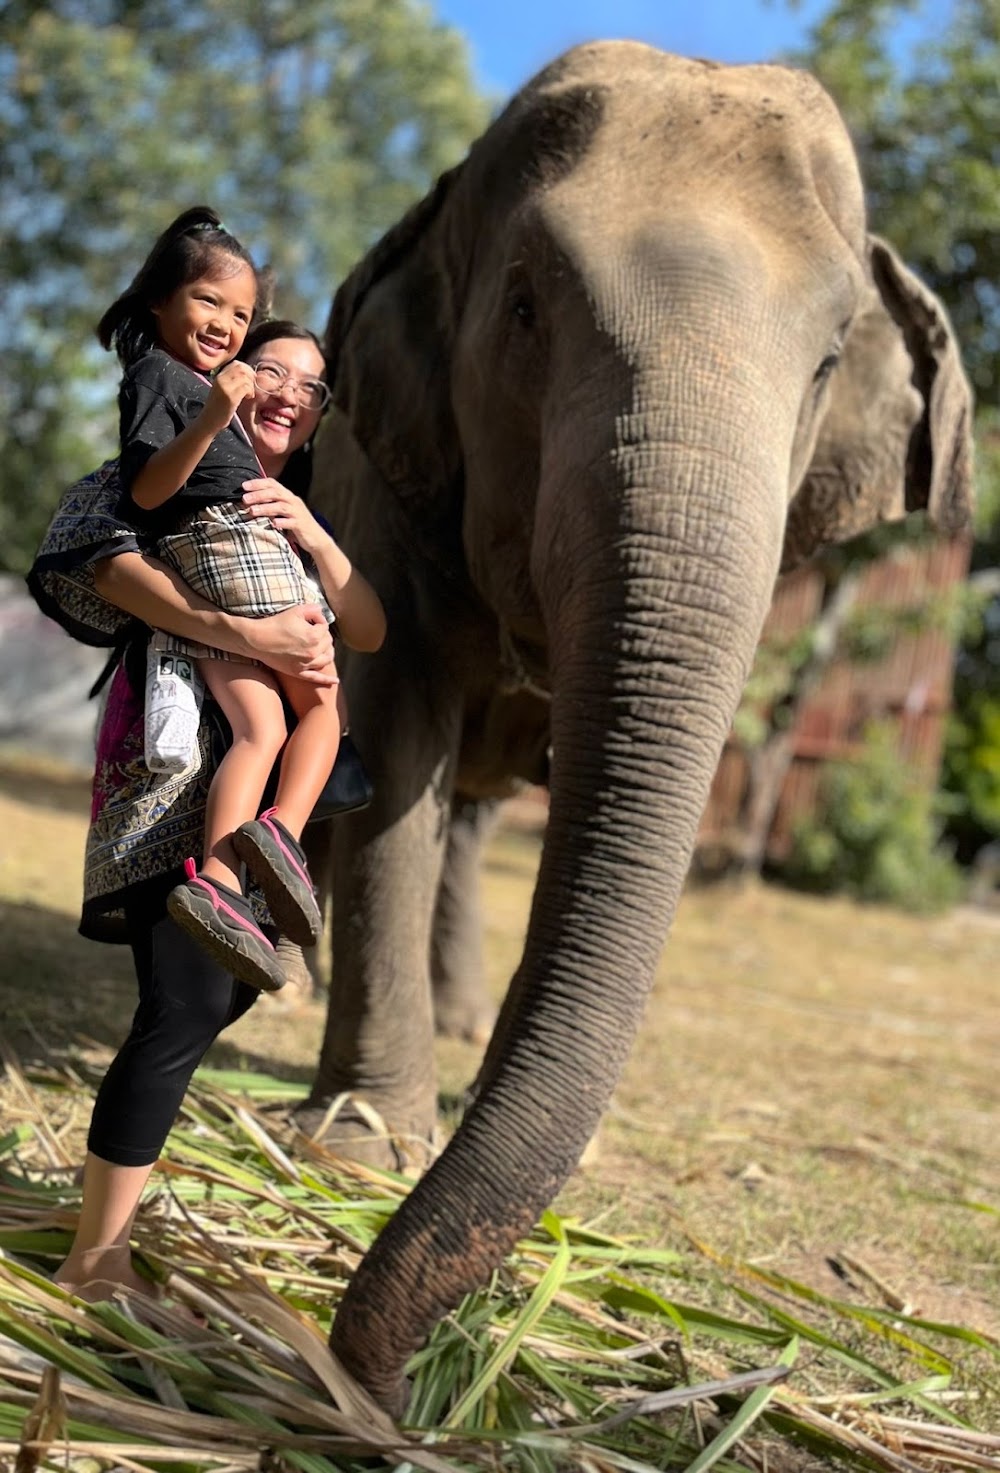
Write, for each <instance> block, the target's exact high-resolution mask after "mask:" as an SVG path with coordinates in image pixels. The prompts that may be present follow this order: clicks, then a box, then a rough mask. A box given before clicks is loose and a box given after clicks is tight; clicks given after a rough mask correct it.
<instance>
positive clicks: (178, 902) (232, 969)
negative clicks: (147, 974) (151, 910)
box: [167, 859, 285, 992]
mask: <svg viewBox="0 0 1000 1473" xmlns="http://www.w3.org/2000/svg"><path fill="white" fill-rule="evenodd" d="M184 873H185V874H186V875H187V879H186V880H185V881H184V882H183V884H180V885H175V886H174V888H173V890H171V892H170V894H169V895H168V896H167V910H168V911H169V912H170V915H171V916H172V917H173V919H174V920H175V921H176V922H177V924H178V925H179V926H180V927H181V928H182V930H184V931H186V932H187V933H188V935H189V936H193V937H194V939H195V940H196V941H197V942H198V943H199V944H200V945H201V946H202V947H203V948H204V950H205V951H207V952H209V953H210V954H211V955H212V956H214V957H215V959H216V961H218V962H219V963H220V964H221V965H222V966H223V967H225V969H226V971H227V972H229V973H230V974H231V975H232V976H233V977H236V978H237V979H238V980H239V981H240V982H247V983H249V985H250V986H251V987H256V988H258V989H259V990H260V991H261V992H277V991H278V989H279V988H281V987H284V985H285V974H284V972H283V971H282V968H281V963H280V962H279V961H278V956H277V953H276V952H275V949H274V947H273V946H272V945H271V943H270V941H268V939H267V937H266V936H265V935H264V933H263V931H262V930H261V929H260V927H259V926H258V925H257V922H256V921H255V920H254V918H253V912H252V911H251V909H250V905H249V903H248V901H247V899H246V896H244V895H241V894H240V893H239V891H238V890H231V889H230V888H229V886H228V885H220V884H219V882H218V881H217V880H206V878H205V876H204V875H200V874H199V873H198V870H197V866H196V865H195V862H194V860H193V859H186V860H185V861H184Z"/></svg>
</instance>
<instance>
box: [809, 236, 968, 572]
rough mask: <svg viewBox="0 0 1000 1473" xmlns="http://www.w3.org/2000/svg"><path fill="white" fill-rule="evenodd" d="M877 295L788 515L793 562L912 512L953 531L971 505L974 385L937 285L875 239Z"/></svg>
mask: <svg viewBox="0 0 1000 1473" xmlns="http://www.w3.org/2000/svg"><path fill="white" fill-rule="evenodd" d="M868 258H869V264H870V268H871V275H872V281H873V283H874V287H875V296H874V299H873V301H872V303H871V304H870V305H869V307H868V308H867V310H865V311H864V312H863V313H861V314H860V316H859V317H858V318H857V319H856V321H855V323H854V324H853V326H852V328H851V332H850V335H849V337H848V339H847V342H846V343H845V346H844V352H843V355H842V357H841V360H840V363H839V364H838V365H837V368H836V370H835V372H834V375H833V378H832V379H831V382H830V388H829V399H828V407H827V410H826V414H825V417H824V420H823V423H822V426H821V428H820V431H819V435H818V438H817V441H816V448H815V451H814V453H813V458H812V461H811V463H810V466H809V469H808V471H807V472H806V475H805V477H804V479H803V481H802V484H801V485H800V487H799V489H798V491H797V492H796V494H795V496H794V498H793V500H792V503H791V506H790V507H789V513H788V526H787V529H786V533H785V546H784V553H783V556H782V571H783V572H784V571H787V570H788V569H789V568H792V567H795V566H796V565H797V564H798V563H800V562H802V561H803V560H804V559H805V558H807V557H809V556H811V555H812V554H813V553H814V552H816V551H817V550H818V549H819V548H821V547H824V546H826V545H828V544H829V543H833V542H844V541H846V540H847V539H848V538H849V537H854V536H856V535H857V534H858V533H860V532H863V531H865V530H867V529H868V528H869V527H871V526H874V524H875V523H876V522H885V521H893V520H896V519H898V518H900V517H903V516H905V515H906V514H907V513H908V512H912V511H924V510H926V511H927V512H928V514H929V515H930V517H931V520H932V521H933V522H934V524H935V525H936V526H938V527H939V528H941V530H942V531H945V532H955V531H958V530H960V529H961V528H962V527H964V526H965V525H966V524H967V523H968V521H969V518H970V516H971V512H972V391H971V389H970V387H969V382H968V380H967V378H966V376H965V373H964V371H963V369H962V363H961V357H960V355H959V350H958V344H957V343H956V341H955V336H954V333H953V332H952V329H951V324H950V322H949V321H948V318H947V315H946V313H945V311H944V308H943V307H942V305H941V303H940V302H939V301H938V299H937V297H936V296H935V295H934V294H933V292H931V291H929V290H928V288H927V287H926V286H924V284H923V283H922V282H921V281H920V280H919V279H918V278H917V277H916V276H915V275H914V274H913V272H912V271H910V270H909V269H908V268H907V267H906V266H905V265H904V264H903V262H902V261H901V260H900V259H899V257H898V256H897V255H896V253H895V251H894V250H893V249H892V248H891V246H889V245H888V244H887V243H886V242H885V241H883V240H880V239H878V238H877V237H876V236H869V240H868Z"/></svg>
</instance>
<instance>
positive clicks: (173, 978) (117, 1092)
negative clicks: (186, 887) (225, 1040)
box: [87, 885, 258, 1166]
mask: <svg viewBox="0 0 1000 1473" xmlns="http://www.w3.org/2000/svg"><path fill="white" fill-rule="evenodd" d="M169 889H170V886H169V885H167V886H166V887H165V888H164V889H163V890H162V891H159V892H158V893H157V894H156V895H155V896H154V897H152V898H150V899H145V900H144V901H143V903H142V904H141V906H140V905H133V906H126V908H125V920H126V925H127V927H128V938H129V945H130V946H131V947H132V956H133V958H134V960H135V974H136V978H137V980H138V983H139V1006H138V1007H137V1008H136V1010H135V1017H134V1018H133V1019H132V1031H131V1032H130V1033H129V1036H128V1038H127V1039H126V1040H125V1042H124V1043H123V1044H122V1046H121V1048H120V1049H119V1051H118V1054H117V1055H116V1057H115V1059H114V1061H113V1063H112V1065H111V1067H110V1069H109V1070H108V1072H107V1074H106V1075H105V1076H104V1079H103V1081H102V1083H101V1087H100V1089H99V1090H98V1092H97V1100H96V1103H95V1105H94V1114H93V1118H92V1120H91V1123H90V1135H89V1136H88V1138H87V1149H88V1150H89V1151H91V1152H93V1154H94V1155H95V1156H100V1158H101V1160H102V1161H110V1162H111V1163H112V1165H114V1166H149V1165H151V1163H152V1162H154V1161H155V1160H156V1159H157V1157H158V1156H159V1155H160V1152H161V1151H162V1150H163V1143H164V1141H165V1140H166V1138H167V1135H168V1134H169V1132H170V1128H171V1126H172V1125H173V1123H174V1120H175V1118H176V1116H177V1112H178V1110H179V1109H180V1107H181V1101H182V1100H183V1098H184V1094H185V1091H186V1090H187V1087H188V1085H189V1084H190V1082H191V1076H192V1074H193V1073H194V1071H195V1069H197V1067H198V1065H199V1064H200V1063H201V1061H202V1059H203V1058H204V1056H205V1054H206V1053H207V1051H208V1049H209V1048H210V1047H211V1045H212V1044H213V1043H214V1041H215V1039H216V1038H217V1037H218V1036H219V1034H220V1033H221V1032H222V1030H223V1028H228V1026H229V1024H230V1023H235V1021H236V1019H237V1018H240V1017H242V1016H243V1014H244V1013H245V1012H246V1011H247V1009H248V1008H249V1007H250V1006H251V1005H252V1004H253V1003H254V1002H255V1000H256V998H257V997H258V993H257V992H256V991H255V989H254V988H252V987H248V986H247V985H246V983H245V982H237V981H235V980H234V979H233V978H232V977H230V976H229V974H228V972H224V971H223V969H222V967H221V966H220V965H219V963H218V962H216V961H213V960H212V958H211V957H210V956H209V955H208V954H207V953H206V952H204V951H202V949H201V947H200V946H198V945H197V943H196V942H195V941H193V940H192V939H191V937H190V936H188V935H187V934H186V933H185V932H184V931H182V930H181V929H180V927H179V926H177V925H175V923H174V922H173V921H172V920H171V919H170V917H169V916H168V915H167V912H166V898H167V894H168V893H169Z"/></svg>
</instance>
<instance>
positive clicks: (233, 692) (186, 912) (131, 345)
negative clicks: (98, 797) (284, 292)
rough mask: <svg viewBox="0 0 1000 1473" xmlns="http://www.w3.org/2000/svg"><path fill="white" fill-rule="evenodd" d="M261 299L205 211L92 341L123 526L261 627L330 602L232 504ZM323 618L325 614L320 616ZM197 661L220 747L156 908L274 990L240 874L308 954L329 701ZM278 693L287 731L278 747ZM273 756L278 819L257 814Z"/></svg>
mask: <svg viewBox="0 0 1000 1473" xmlns="http://www.w3.org/2000/svg"><path fill="white" fill-rule="evenodd" d="M258 291H259V279H258V276H257V272H256V270H255V268H254V265H253V262H252V260H251V259H250V256H249V255H248V253H247V252H246V250H245V249H244V248H243V246H241V245H240V243H239V242H238V241H237V240H236V238H235V237H234V236H232V235H231V234H229V232H228V231H227V230H226V229H225V228H224V226H223V225H222V223H221V221H220V220H219V217H218V216H217V215H216V214H214V212H213V211H211V210H208V209H205V208H201V207H199V208H195V209H192V210H188V211H186V212H185V213H184V214H183V215H181V216H180V217H179V218H178V219H177V220H175V221H174V223H173V224H172V225H170V226H169V227H168V229H167V230H166V231H164V233H163V234H162V235H161V236H160V238H159V239H158V240H157V242H156V244H155V245H154V246H153V249H152V251H151V252H150V254H149V256H148V257H147V259H146V261H145V262H144V264H143V266H142V267H141V269H140V270H139V272H138V274H137V276H136V277H135V279H134V281H133V282H132V284H131V286H130V287H129V288H128V289H127V291H125V292H124V293H123V294H122V296H120V297H119V298H118V299H117V301H115V302H114V303H113V304H112V306H111V307H109V309H108V310H107V312H106V313H105V314H104V316H103V317H102V319H101V321H100V323H99V325H98V330H97V331H98V337H99V339H100V341H101V344H102V346H103V347H105V348H110V347H111V346H112V345H113V346H114V347H115V349H116V350H117V352H118V356H119V358H120V359H121V362H122V364H123V366H124V368H125V374H124V376H123V379H122V385H121V390H120V395H119V406H120V412H121V474H122V481H123V484H124V487H125V499H126V501H128V502H130V508H129V509H130V515H131V519H132V520H133V522H134V523H135V524H136V525H137V527H138V529H139V530H140V531H141V532H142V533H143V534H144V537H145V540H146V542H147V543H148V544H149V545H151V546H152V547H153V548H154V549H155V551H156V554H157V556H159V557H160V558H161V559H162V560H163V561H164V562H166V563H167V564H168V565H169V566H170V567H171V568H173V569H174V571H176V572H177V573H178V574H179V575H180V576H181V577H182V578H183V579H184V581H185V582H186V583H187V584H189V585H190V586H191V587H192V588H193V589H194V590H195V591H196V592H197V593H200V594H201V595H202V596H203V597H205V598H208V599H210V600H211V601H212V602H213V603H216V604H218V605H219V606H220V607H221V608H223V609H225V610H226V611H227V612H228V613H231V614H236V615H247V614H249V615H252V616H255V617H261V616H265V615H268V614H272V613H275V612H278V611H280V610H281V609H284V608H288V607H290V606H292V605H295V604H301V603H310V604H315V603H317V602H318V603H321V605H323V606H325V600H323V599H322V597H321V595H320V591H319V589H318V587H317V586H316V584H315V583H313V582H312V581H311V580H310V579H309V578H308V577H307V575H306V571H305V568H304V565H303V563H302V560H301V558H300V557H299V556H298V554H297V552H296V550H295V548H294V547H293V546H292V543H291V542H290V540H289V538H288V537H287V536H286V535H285V534H284V532H282V531H280V530H279V529H278V528H276V527H275V526H274V525H273V523H272V522H271V521H270V519H269V518H267V517H262V516H258V515H256V514H255V513H254V511H253V510H251V508H250V507H249V506H247V505H245V504H244V503H243V495H244V483H245V482H247V481H248V480H259V479H260V477H261V476H262V475H263V471H262V468H261V465H260V462H259V460H258V458H257V456H256V454H255V453H254V450H253V448H252V446H251V443H250V440H249V438H248V436H247V434H246V431H245V430H244V429H243V427H242V425H241V423H240V421H239V419H238V418H237V416H236V410H237V408H238V406H239V405H240V404H241V403H242V402H243V401H244V400H246V399H253V398H254V396H255V372H254V369H253V368H252V367H251V366H250V365H249V364H247V363H245V362H237V361H234V360H235V357H236V354H237V353H238V352H239V350H240V348H241V346H242V344H243V341H244V339H245V337H246V335H247V331H248V329H249V327H250V324H251V322H252V321H253V319H254V316H255V313H256V310H257V300H258ZM209 374H212V375H214V377H213V378H212V379H211V380H210V379H209V377H208V375H209ZM265 392H266V390H265ZM303 392H304V393H306V394H312V395H313V397H314V398H315V399H316V404H315V406H314V407H315V408H316V410H317V414H318V411H319V410H321V409H322V407H323V403H324V402H325V397H326V388H325V385H323V384H322V382H321V380H318V379H317V380H310V381H309V383H308V384H307V383H302V384H299V385H298V386H297V393H298V394H299V395H301V394H302V393H303ZM325 612H326V613H327V615H328V616H329V617H331V618H332V615H331V614H330V613H329V608H328V606H325ZM172 647H173V648H175V649H176V648H178V646H177V644H176V642H175V643H174V644H173V646H172ZM191 652H192V653H196V654H197V655H199V656H200V658H199V666H200V669H201V673H202V675H203V676H204V679H205V683H206V686H207V687H208V690H209V692H210V693H211V695H212V697H213V698H214V699H215V700H216V702H217V703H218V705H219V706H220V707H221V709H222V712H223V714H224V715H225V717H226V719H227V720H228V722H229V725H230V728H231V730H232V743H231V745H230V747H229V749H228V751H227V753H226V755H225V757H224V758H223V760H222V762H221V764H220V766H219V768H218V770H217V772H216V775H215V777H214V778H213V781H212V785H211V788H210V790H209V796H208V806H207V811H206V824H205V849H204V858H203V862H202V866H201V869H200V870H197V869H196V866H195V862H194V860H190V859H189V860H188V861H187V863H186V866H185V871H186V875H187V878H186V880H185V881H184V883H182V884H180V885H178V886H177V887H176V888H175V889H174V890H173V891H172V892H171V895H170V897H169V900H168V909H169V911H170V914H171V915H172V916H173V918H174V919H175V921H176V922H177V923H178V924H179V925H180V926H182V927H183V928H184V929H185V930H187V931H188V932H190V934H191V935H192V936H194V937H195V938H196V939H197V940H198V941H199V942H200V943H201V945H202V946H204V947H205V949H206V950H208V951H209V952H211V953H212V954H213V955H214V956H215V957H216V959H217V960H219V961H220V962H222V964H223V965H224V966H225V967H226V968H227V970H229V971H230V972H231V973H232V975H233V976H235V977H238V978H239V979H241V980H243V981H246V982H248V983H250V984H251V986H254V987H258V988H263V989H267V990H274V989H276V988H278V987H280V986H281V985H282V984H283V982H284V976H283V974H282V971H281V967H280V965H279V963H278V961H277V958H276V954H275V950H274V947H273V946H272V945H271V942H270V941H269V940H268V938H267V937H266V936H265V935H264V934H263V932H262V931H261V929H260V927H259V926H258V924H257V922H256V921H255V919H254V916H253V913H252V911H251V908H250V905H249V903H248V901H247V899H246V897H245V896H244V894H243V890H242V886H241V882H240V874H239V868H240V862H241V861H243V862H245V863H246V866H247V869H248V870H249V871H250V874H251V875H252V876H253V878H254V879H255V880H256V881H257V883H258V884H259V885H260V888H261V890H262V891H263V893H264V897H265V899H266V901H267V904H268V908H269V909H270V911H271V914H272V916H273V918H274V921H275V924H276V925H277V927H278V929H279V930H280V931H282V932H283V933H284V934H285V935H287V936H288V937H289V938H290V939H291V940H292V941H295V942H296V943H297V944H299V945H310V944H313V943H315V941H316V940H317V938H318V936H319V933H320V930H321V925H322V922H321V917H320V911H319V907H318V905H317V903H316V897H315V893H314V889H313V885H312V881H311V879H310V876H309V872H308V869H307V866H306V861H305V856H304V854H303V851H302V848H301V846H300V844H299V839H300V837H301V834H302V829H303V827H304V825H305V822H306V820H307V818H308V817H309V814H310V812H311V811H312V808H313V806H314V804H315V802H316V799H317V797H318V796H319V793H320V792H321V790H322V788H323V785H324V783H325V781H326V779H327V777H328V776H329V773H330V768H331V765H332V762H333V758H334V756H335V754H336V751H337V747H338V743H339V739H340V717H339V715H338V705H337V688H336V686H332V687H318V686H316V685H311V684H305V683H303V682H302V681H300V680H296V679H292V678H289V677H286V676H279V677H275V675H274V674H273V673H272V672H271V671H269V670H267V669H265V668H264V667H263V666H260V665H256V664H253V663H248V662H246V661H245V660H243V659H241V658H240V657H238V656H233V655H227V654H224V653H222V652H215V651H209V652H208V654H207V656H206V652H205V650H204V649H200V650H199V649H198V648H197V647H192V651H191ZM282 695H284V697H285V699H286V700H287V702H288V704H289V706H290V707H291V709H292V711H293V712H294V714H295V717H296V722H297V724H296V726H295V728H294V730H293V732H292V734H291V735H290V736H289V735H288V732H287V728H286V721H285V716H284V708H283V704H282ZM282 748H284V753H283V755H282V760H281V767H280V775H279V779H278V789H277V795H276V802H275V806H274V807H273V808H270V809H268V810H267V811H266V812H264V813H260V814H259V816H258V807H259V805H260V802H261V798H262V795H263V792H264V789H265V786H266V784H267V780H268V777H269V775H270V773H271V770H272V767H273V766H274V763H275V761H276V759H277V758H278V756H279V754H281V753H282Z"/></svg>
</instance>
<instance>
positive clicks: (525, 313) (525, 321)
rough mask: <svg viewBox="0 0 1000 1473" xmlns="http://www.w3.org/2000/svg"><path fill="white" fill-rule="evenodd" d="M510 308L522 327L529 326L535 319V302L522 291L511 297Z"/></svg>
mask: <svg viewBox="0 0 1000 1473" xmlns="http://www.w3.org/2000/svg"><path fill="white" fill-rule="evenodd" d="M510 310H511V313H512V315H513V316H514V317H516V318H517V320H518V322H520V323H521V324H522V325H523V326H524V327H531V326H532V324H533V323H534V320H535V304H534V302H532V300H531V298H530V297H528V296H526V295H525V294H524V293H523V292H519V293H518V294H517V296H516V297H512V298H511V303H510Z"/></svg>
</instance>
